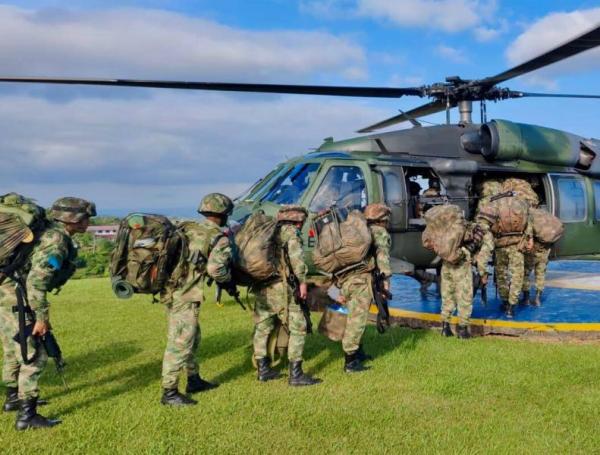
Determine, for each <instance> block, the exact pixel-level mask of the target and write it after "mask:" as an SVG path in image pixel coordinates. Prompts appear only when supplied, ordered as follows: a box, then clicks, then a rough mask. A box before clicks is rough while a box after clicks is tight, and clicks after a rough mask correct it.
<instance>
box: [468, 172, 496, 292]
mask: <svg viewBox="0 0 600 455" xmlns="http://www.w3.org/2000/svg"><path fill="white" fill-rule="evenodd" d="M501 191H502V182H501V181H500V180H497V179H488V180H485V181H483V182H482V183H481V186H480V193H479V197H480V198H479V202H478V204H477V214H479V213H480V212H481V211H482V210H485V208H486V207H487V206H488V205H489V204H490V199H491V198H492V197H493V196H494V195H496V194H498V193H500V192H501ZM493 254H494V235H493V234H492V232H491V231H490V230H487V231H486V232H485V234H484V236H483V240H482V241H481V246H480V248H479V252H478V253H477V254H475V256H474V263H475V266H476V268H477V273H478V274H479V276H480V277H481V284H482V293H483V292H485V290H484V287H486V286H487V282H488V270H487V265H488V264H489V262H490V260H491V259H492V255H493Z"/></svg>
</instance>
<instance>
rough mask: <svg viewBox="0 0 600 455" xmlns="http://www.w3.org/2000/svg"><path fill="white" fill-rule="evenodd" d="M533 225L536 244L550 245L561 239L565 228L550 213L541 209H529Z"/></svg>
mask: <svg viewBox="0 0 600 455" xmlns="http://www.w3.org/2000/svg"><path fill="white" fill-rule="evenodd" d="M529 213H530V214H531V221H532V224H533V235H534V237H535V239H536V240H537V241H538V242H541V243H545V244H547V245H552V244H554V243H556V242H558V240H559V239H560V238H561V237H562V235H563V233H564V232H565V226H564V225H563V223H562V221H560V219H559V218H558V217H556V216H554V215H553V214H551V213H550V212H547V211H546V210H542V209H529Z"/></svg>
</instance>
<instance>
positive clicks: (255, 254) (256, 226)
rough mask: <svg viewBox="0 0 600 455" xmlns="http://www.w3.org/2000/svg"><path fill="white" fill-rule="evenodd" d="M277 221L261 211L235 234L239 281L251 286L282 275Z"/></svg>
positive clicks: (235, 256) (236, 276)
mask: <svg viewBox="0 0 600 455" xmlns="http://www.w3.org/2000/svg"><path fill="white" fill-rule="evenodd" d="M277 228H278V224H277V220H276V219H275V218H273V217H272V216H268V215H265V212H263V211H262V210H259V211H257V212H254V213H253V214H252V215H250V217H249V218H248V219H247V220H246V222H245V223H244V225H243V226H242V228H241V229H240V230H239V232H238V233H237V234H236V235H235V240H234V242H235V255H234V262H233V268H234V275H235V281H236V283H238V284H241V285H246V286H249V285H251V284H253V283H256V282H261V281H268V280H270V279H272V278H275V277H276V276H278V270H277V264H278V263H279V261H278V260H277V258H276V257H275V234H276V233H277Z"/></svg>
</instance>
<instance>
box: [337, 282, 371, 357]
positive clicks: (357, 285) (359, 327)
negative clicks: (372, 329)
mask: <svg viewBox="0 0 600 455" xmlns="http://www.w3.org/2000/svg"><path fill="white" fill-rule="evenodd" d="M342 294H343V295H344V297H345V298H346V307H347V308H348V320H347V323H346V330H345V332H344V337H343V338H342V348H343V349H344V352H345V353H347V354H351V353H354V352H356V351H358V348H359V345H360V340H361V338H362V336H363V333H364V331H365V327H366V325H367V318H368V316H369V308H370V307H371V303H372V302H373V293H372V289H371V277H370V275H368V274H360V275H356V276H353V277H350V278H348V280H347V281H346V282H344V284H343V286H342Z"/></svg>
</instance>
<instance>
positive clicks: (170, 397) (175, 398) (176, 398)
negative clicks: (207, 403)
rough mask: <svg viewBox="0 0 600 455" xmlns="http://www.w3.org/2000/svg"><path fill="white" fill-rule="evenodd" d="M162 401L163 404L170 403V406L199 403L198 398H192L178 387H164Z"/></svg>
mask: <svg viewBox="0 0 600 455" xmlns="http://www.w3.org/2000/svg"><path fill="white" fill-rule="evenodd" d="M160 402H161V404H168V405H170V406H188V405H193V404H198V402H197V401H196V400H192V399H191V398H188V397H186V396H185V395H182V394H181V393H179V391H178V390H177V389H164V390H163V396H162V398H161V399H160Z"/></svg>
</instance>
